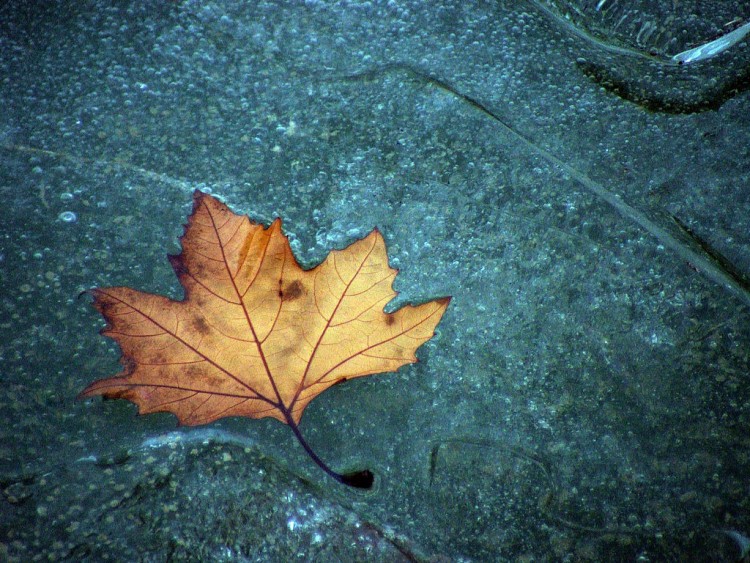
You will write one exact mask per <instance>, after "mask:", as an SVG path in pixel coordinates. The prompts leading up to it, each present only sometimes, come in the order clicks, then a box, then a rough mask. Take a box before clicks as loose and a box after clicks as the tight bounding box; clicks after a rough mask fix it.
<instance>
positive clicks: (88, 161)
mask: <svg viewBox="0 0 750 563" xmlns="http://www.w3.org/2000/svg"><path fill="white" fill-rule="evenodd" d="M27 4H28V3H27ZM27 4H24V3H20V2H15V3H5V4H4V5H3V7H2V8H0V22H1V23H0V44H1V45H2V55H0V90H1V91H0V95H1V97H2V100H3V111H2V112H0V155H2V156H1V158H2V166H1V167H0V175H1V179H0V186H1V187H2V193H3V196H4V197H3V200H4V203H3V206H2V211H0V224H2V230H0V234H1V236H2V238H1V239H0V241H1V243H0V245H1V246H0V276H1V277H0V279H1V280H2V284H3V292H2V307H3V314H2V320H0V361H1V363H0V365H1V366H2V393H0V406H1V407H2V408H0V413H2V414H1V415H0V416H1V417H2V420H1V421H0V483H1V484H2V487H0V489H1V490H2V492H3V495H2V497H0V502H2V503H3V507H2V509H1V510H0V559H6V558H7V559H10V560H16V561H28V560H33V559H41V558H57V559H61V558H62V559H68V560H84V559H90V560H98V559H101V558H102V557H104V556H105V555H106V556H108V557H111V558H114V559H120V560H137V559H149V560H168V559H170V558H172V559H190V558H194V559H196V560H204V561H205V560H224V561H248V560H249V561H269V560H274V561H289V560H292V559H296V558H301V559H304V560H319V561H333V560H342V561H349V560H372V561H386V560H387V561H395V560H411V561H413V560H418V561H421V560H423V561H430V560H432V561H437V560H440V561H442V560H445V561H448V560H462V561H487V560H592V561H607V560H637V559H638V558H642V560H646V559H648V560H654V561H656V560H715V561H721V560H734V559H736V558H737V557H738V556H739V555H741V553H740V550H741V549H742V541H743V538H746V537H747V536H748V535H749V534H750V497H749V496H748V495H749V493H748V488H747V476H748V475H749V474H750V456H749V455H748V448H749V447H750V443H749V442H748V438H747V436H748V425H749V424H750V391H748V390H749V389H750V386H749V385H748V384H747V383H748V377H750V315H749V314H748V303H749V302H750V301H749V300H748V295H749V294H748V276H749V275H750V199H749V198H748V186H749V176H748V174H749V172H748V171H750V152H749V151H748V147H750V112H748V111H747V107H748V103H749V102H750V100H749V99H748V93H747V84H748V70H747V69H748V68H750V65H748V57H749V56H750V55H749V53H750V51H749V50H748V42H747V38H745V37H744V36H743V37H740V36H742V34H743V29H746V28H743V27H742V26H745V25H747V22H748V20H749V19H750V11H748V7H747V6H746V5H745V3H740V2H732V1H727V2H721V3H715V2H702V1H700V0H693V1H690V2H688V1H686V2H683V1H681V2H655V1H648V0H639V1H638V2H624V1H622V0H608V1H606V2H595V1H591V2H583V1H581V2H573V1H564V0H548V1H544V0H529V1H525V0H524V1H513V2H510V1H502V0H501V1H498V2H464V1H455V2H453V1H448V0H446V1H439V2H387V1H383V2H379V1H375V2H245V1H243V2H232V1H215V2H203V1H201V2H198V1H195V2H192V1H186V2H179V3H176V2H155V1H154V2H122V3H117V4H116V5H114V6H113V5H112V4H111V3H104V2H100V3H86V4H83V3H68V2H48V3H44V5H43V6H40V5H39V4H37V3H33V4H28V5H27ZM735 30H739V31H736V32H735ZM701 47H702V48H701ZM696 48H697V49H698V50H697V51H691V49H696ZM685 53H687V54H685ZM696 53H697V54H698V55H700V57H698V56H697V55H696ZM681 54H682V56H680V55H681ZM706 54H710V55H711V56H710V57H708V56H705V55H706ZM680 63H682V64H680ZM196 188H200V189H202V190H204V191H210V192H211V193H213V194H215V195H217V196H220V197H221V198H222V199H223V200H224V201H225V202H227V203H228V204H229V205H231V206H232V207H233V208H234V209H235V210H236V211H238V212H242V213H247V214H249V215H250V216H251V217H253V218H254V219H256V220H260V221H264V222H270V221H271V220H273V219H274V218H275V217H277V216H280V217H282V218H283V220H284V226H285V229H286V231H287V233H288V234H289V235H290V238H291V241H292V246H293V248H294V250H295V252H296V253H297V255H298V258H299V259H300V261H301V262H302V263H304V264H305V265H314V264H315V263H317V262H318V261H320V260H321V259H322V258H323V257H324V256H325V255H326V254H327V252H329V251H330V250H331V249H332V248H342V247H344V246H346V245H347V244H349V243H350V242H352V241H353V240H355V239H357V238H360V237H362V236H364V235H365V234H366V233H368V232H369V231H370V230H371V229H372V228H374V227H378V228H379V229H380V230H381V232H382V233H383V234H384V236H385V238H386V241H387V244H388V249H389V255H390V259H391V263H392V265H394V266H395V267H398V268H399V269H400V271H401V273H400V275H399V279H398V283H397V289H398V290H399V292H400V295H399V297H398V303H396V304H394V305H398V304H399V303H404V302H411V301H421V300H427V299H431V298H435V297H438V296H442V295H452V296H453V300H452V302H451V305H450V308H449V310H448V312H447V314H446V316H445V318H444V319H443V321H442V322H441V324H440V326H439V328H438V335H437V336H436V337H435V338H434V339H433V340H432V341H431V342H429V343H428V344H426V345H425V346H424V347H423V348H422V349H420V351H419V357H420V362H419V363H418V364H415V365H412V366H408V367H405V368H403V369H401V370H400V371H399V372H398V373H396V374H390V375H382V376H373V377H369V378H362V379H358V380H355V381H351V382H347V383H346V384H344V385H339V386H336V387H334V388H332V389H330V390H329V391H327V392H326V393H325V394H323V395H321V396H320V397H319V398H317V399H316V400H315V401H314V402H313V403H312V404H311V405H310V407H309V408H308V409H307V411H306V413H305V416H304V418H303V421H302V424H301V430H302V432H303V433H304V434H305V437H306V439H307V440H308V441H309V442H310V443H311V444H312V445H313V446H314V447H315V448H316V450H317V451H318V453H319V454H320V455H321V457H322V458H324V459H325V460H326V461H327V462H328V463H330V464H331V465H332V466H333V467H334V468H336V469H338V470H342V471H343V470H349V469H356V468H363V467H368V468H370V469H371V470H372V471H373V472H374V473H375V475H376V486H375V488H374V489H373V490H372V491H371V492H369V493H366V494H363V493H361V492H357V491H353V490H349V489H347V488H345V487H342V486H340V485H337V484H336V483H334V482H333V481H331V480H330V479H328V478H327V477H326V476H325V475H324V474H323V473H322V472H320V471H318V470H317V468H316V467H315V466H314V465H313V464H311V463H310V460H309V459H308V458H307V457H306V456H305V454H304V452H303V451H302V450H301V448H300V447H299V446H298V445H297V444H296V442H295V441H294V438H293V436H292V434H291V432H290V431H289V429H288V428H286V427H284V426H283V425H281V424H279V423H278V422H276V421H272V420H261V421H255V420H235V419H232V420H222V421H219V422H217V423H214V424H213V425H211V427H210V428H208V429H205V428H200V429H191V428H182V429H179V430H177V431H176V432H178V433H176V434H174V433H170V432H173V431H174V425H175V422H174V419H173V418H172V417H171V416H169V415H149V416H145V417H136V416H135V408H134V407H133V405H131V404H129V403H125V402H123V401H107V402H102V401H86V402H80V401H76V400H75V397H76V395H77V393H78V392H79V391H80V390H81V389H82V388H83V387H84V386H85V385H86V384H87V383H89V382H91V381H92V380H94V379H97V378H101V377H104V376H107V375H111V374H113V373H115V372H116V371H117V370H118V364H117V357H118V351H117V350H116V349H115V347H114V346H113V344H112V343H111V342H109V341H107V340H105V339H103V338H101V337H100V336H99V335H98V334H97V331H98V330H99V329H100V328H101V325H102V323H101V320H100V318H98V316H97V315H96V314H95V312H94V311H92V310H91V308H90V307H89V306H88V304H87V300H88V298H87V297H86V295H85V293H84V294H83V295H80V294H81V292H85V290H86V289H89V288H92V287H99V286H110V285H129V286H132V287H136V288H138V289H141V290H145V291H151V292H156V293H161V294H165V295H169V296H171V297H174V298H179V297H181V295H180V291H179V287H178V286H177V283H176V280H175V279H174V275H173V273H172V272H171V270H170V268H169V265H168V262H167V260H166V259H165V255H166V254H167V253H172V254H173V253H175V252H177V251H178V250H179V249H178V243H177V237H178V236H179V234H180V233H181V231H182V227H181V225H182V223H183V222H184V220H185V217H186V215H187V213H188V211H189V209H190V201H191V197H190V194H191V192H192V191H193V190H194V189H196ZM69 219H74V221H69ZM79 295H80V296H79ZM147 446H148V447H147Z"/></svg>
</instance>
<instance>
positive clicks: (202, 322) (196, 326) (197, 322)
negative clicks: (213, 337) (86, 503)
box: [193, 317, 211, 334]
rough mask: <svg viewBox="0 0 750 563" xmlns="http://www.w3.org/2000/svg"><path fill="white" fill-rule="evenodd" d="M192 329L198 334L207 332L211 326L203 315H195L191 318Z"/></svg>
mask: <svg viewBox="0 0 750 563" xmlns="http://www.w3.org/2000/svg"><path fill="white" fill-rule="evenodd" d="M193 330H195V332H197V333H198V334H208V331H209V330H211V327H210V326H208V323H207V322H206V319H204V318H203V317H197V318H195V319H193Z"/></svg>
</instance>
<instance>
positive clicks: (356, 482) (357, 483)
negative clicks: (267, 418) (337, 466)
mask: <svg viewBox="0 0 750 563" xmlns="http://www.w3.org/2000/svg"><path fill="white" fill-rule="evenodd" d="M284 415H285V417H286V423H287V424H288V425H289V427H290V428H291V429H292V432H294V435H295V436H296V437H297V441H298V442H299V443H300V444H301V445H302V447H303V448H304V449H305V452H307V455H309V456H310V457H311V458H312V460H313V461H314V462H315V463H316V464H317V465H318V467H320V468H321V469H322V470H323V471H325V472H326V473H327V474H328V475H330V476H331V477H333V478H334V479H336V481H338V482H339V483H342V484H344V485H349V486H350V487H356V488H358V489H369V488H370V487H372V482H373V480H374V476H373V474H372V472H371V471H370V470H369V469H364V470H362V471H355V472H353V473H337V472H336V471H334V470H333V469H331V468H330V467H328V465H326V463H325V462H324V461H323V460H322V459H320V457H318V454H316V453H315V451H313V449H312V447H310V444H308V443H307V441H305V438H304V437H303V436H302V432H300V429H299V426H297V423H296V422H294V420H293V419H292V415H291V414H290V413H288V412H285V413H284Z"/></svg>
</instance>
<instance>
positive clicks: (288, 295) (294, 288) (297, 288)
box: [279, 280, 304, 301]
mask: <svg viewBox="0 0 750 563" xmlns="http://www.w3.org/2000/svg"><path fill="white" fill-rule="evenodd" d="M303 293H304V288H303V287H302V284H301V283H300V282H299V280H295V281H293V282H292V283H290V284H288V285H287V286H286V287H285V288H284V289H280V290H279V297H280V298H281V300H282V301H292V300H294V299H297V298H298V297H300V296H301V295H302V294H303Z"/></svg>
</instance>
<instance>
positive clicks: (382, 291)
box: [80, 190, 450, 476]
mask: <svg viewBox="0 0 750 563" xmlns="http://www.w3.org/2000/svg"><path fill="white" fill-rule="evenodd" d="M180 240H181V242H182V253H181V254H180V255H178V256H169V261H170V263H171V264H172V268H173V269H174V271H175V273H176V274H177V277H178V278H179V280H180V283H181V284H182V286H183V288H184V290H185V297H184V299H183V300H182V301H173V300H171V299H168V298H166V297H162V296H159V295H153V294H150V293H144V292H140V291H137V290H134V289H130V288H128V287H112V288H100V289H94V290H92V292H91V293H92V294H93V296H94V307H96V309H97V310H98V311H99V312H100V313H101V314H102V315H103V316H104V318H105V320H106V321H107V323H108V324H107V326H106V328H105V329H104V330H103V331H102V334H103V335H105V336H109V337H110V338H112V339H114V340H115V341H117V343H118V344H119V345H120V348H121V350H122V358H121V360H120V361H121V363H122V364H123V366H124V369H123V371H122V372H120V373H119V374H117V375H116V376H115V377H111V378H107V379H100V380H98V381H95V382H94V383H92V384H91V385H89V386H88V387H86V389H84V390H83V391H82V392H81V395H80V396H81V397H90V396H93V395H103V396H105V397H108V398H123V399H127V400H129V401H132V402H134V403H136V404H137V405H138V408H139V412H140V413H141V414H145V413H152V412H160V411H166V412H171V413H174V414H175V415H176V416H177V418H178V420H179V422H180V423H182V424H186V425H198V424H207V423H209V422H211V421H214V420H216V419H219V418H223V417H227V416H245V417H250V418H263V417H267V416H270V417H274V418H276V419H278V420H280V421H281V422H284V423H286V424H289V425H290V426H292V429H293V431H294V433H295V435H296V436H297V438H298V439H299V440H300V442H301V443H302V445H303V446H304V447H305V449H306V450H307V452H308V453H309V454H310V455H311V456H312V457H313V459H315V461H316V462H319V465H321V467H323V468H324V469H325V470H326V471H328V472H329V473H331V474H332V475H333V476H336V475H338V474H335V473H333V472H331V471H330V470H329V469H328V468H327V467H326V466H325V464H323V463H322V461H320V460H319V458H317V456H315V454H314V453H313V452H312V450H311V449H309V446H308V445H307V444H306V443H305V442H304V440H303V439H302V436H301V434H300V433H299V429H298V428H297V424H298V423H299V421H300V418H301V417H302V412H303V410H304V409H305V407H306V406H307V405H308V403H309V402H310V401H311V400H312V399H313V398H315V397H316V396H317V395H319V394H320V393H322V392H323V391H325V390H326V389H327V388H328V387H330V386H331V385H334V384H336V383H339V382H341V381H344V380H346V379H350V378H353V377H361V376H364V375H370V374H374V373H381V372H387V371H395V370H397V369H398V368H399V367H400V366H402V365H404V364H408V363H413V362H415V361H416V356H415V355H414V353H415V351H416V349H417V348H419V346H420V345H421V344H423V343H424V342H425V341H427V340H429V339H430V338H431V337H432V336H433V334H434V330H435V326H436V325H437V323H438V322H439V321H440V318H441V316H442V315H443V313H444V312H445V309H446V307H447V306H448V302H449V301H450V298H448V297H445V298H442V299H438V300H435V301H431V302H428V303H424V304H422V305H419V306H416V307H415V306H410V305H409V306H405V307H402V308H401V309H399V310H397V311H395V312H394V313H385V312H384V311H383V307H384V306H385V305H386V303H388V302H389V301H391V299H393V297H395V295H396V293H395V291H393V289H392V283H393V280H394V278H395V277H396V273H397V272H396V270H394V269H393V268H390V267H389V266H388V257H387V255H386V250H385V243H384V241H383V237H382V236H381V235H380V233H379V232H378V231H377V230H374V231H372V232H371V233H370V234H369V235H368V236H367V237H365V238H364V239H362V240H360V241H357V242H355V243H353V244H352V245H350V246H349V247H347V248H345V249H344V250H339V251H333V252H331V253H330V254H329V255H328V257H327V258H326V259H325V260H324V261H323V262H322V263H321V264H320V265H318V266H316V267H315V268H313V269H311V270H303V269H302V268H301V267H300V266H299V264H298V263H297V260H296V259H295V258H294V255H293V254H292V251H291V248H290V246H289V241H288V239H287V237H286V236H285V235H284V234H283V233H282V232H281V220H280V219H276V220H275V221H274V222H273V223H272V224H271V226H270V227H268V228H263V226H262V225H259V224H255V223H252V222H251V221H250V220H249V218H248V217H246V216H242V215H236V214H234V213H232V211H231V210H230V209H229V208H228V207H227V206H226V205H224V204H222V203H221V202H219V201H218V200H216V199H215V198H213V197H211V196H210V195H207V194H204V193H201V192H200V191H197V190H196V192H195V193H194V195H193V212H192V214H191V215H190V217H189V219H188V223H187V225H186V227H185V233H184V234H183V236H182V237H181V239H180Z"/></svg>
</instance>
